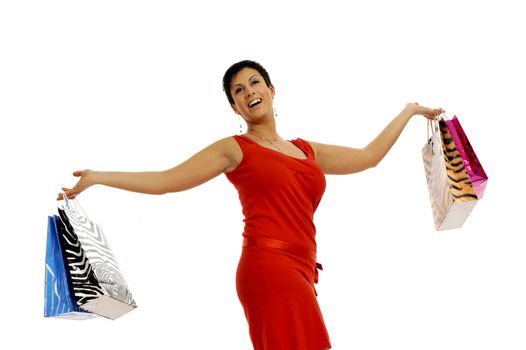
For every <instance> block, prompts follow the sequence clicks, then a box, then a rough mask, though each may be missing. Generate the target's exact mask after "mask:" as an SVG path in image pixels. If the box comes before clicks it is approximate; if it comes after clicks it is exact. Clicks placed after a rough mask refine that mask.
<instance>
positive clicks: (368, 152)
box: [310, 103, 444, 175]
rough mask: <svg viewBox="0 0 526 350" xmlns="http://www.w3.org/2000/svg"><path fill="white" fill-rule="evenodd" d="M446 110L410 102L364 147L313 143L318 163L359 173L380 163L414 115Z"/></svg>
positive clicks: (328, 169) (327, 169) (338, 172)
mask: <svg viewBox="0 0 526 350" xmlns="http://www.w3.org/2000/svg"><path fill="white" fill-rule="evenodd" d="M443 112H444V110H442V109H441V108H437V109H430V108H427V107H423V106H420V105H418V104H417V103H408V104H407V105H406V107H405V108H404V109H403V110H402V112H400V114H399V115H398V116H396V118H394V119H393V120H392V121H391V122H390V123H389V124H388V125H387V126H386V127H385V129H384V130H383V131H382V132H381V133H380V134H379V135H378V136H377V137H376V138H375V139H374V140H373V141H371V142H370V143H369V144H368V145H367V146H365V147H364V148H360V149H358V148H351V147H344V146H335V145H326V144H322V143H317V142H310V144H311V145H312V147H313V149H314V151H315V153H316V160H317V162H318V165H319V166H320V168H321V169H322V170H323V172H324V173H326V174H336V175H343V174H352V173H357V172H360V171H363V170H366V169H369V168H371V167H375V166H376V165H377V164H378V163H380V161H381V160H382V159H383V158H384V157H385V155H386V154H387V152H389V150H390V149H391V147H392V146H393V145H394V143H395V142H396V140H397V139H398V137H399V136H400V134H401V133H402V130H404V128H405V126H406V125H407V122H408V121H409V119H411V117H412V116H414V115H417V114H419V115H423V116H425V117H426V118H429V119H434V118H435V117H436V116H437V115H439V114H440V113H443Z"/></svg>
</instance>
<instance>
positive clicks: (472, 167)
mask: <svg viewBox="0 0 526 350" xmlns="http://www.w3.org/2000/svg"><path fill="white" fill-rule="evenodd" d="M445 122H446V125H447V127H448V129H449V131H450V133H451V137H452V138H453V141H455V145H456V146H457V149H458V151H459V152H460V156H461V157H462V160H463V161H464V165H465V167H466V171H467V173H468V176H469V178H470V180H471V182H472V183H473V188H475V192H476V193H477V197H478V199H481V198H482V196H483V195H484V190H485V189H486V184H487V182H488V176H487V175H486V172H485V171H484V168H482V164H480V161H479V159H478V157H477V155H476V154H475V151H474V150H473V147H471V143H470V142H469V140H468V137H467V135H466V133H465V132H464V129H463V128H462V126H461V125H460V122H459V120H458V118H457V116H453V119H451V120H446V121H445Z"/></svg>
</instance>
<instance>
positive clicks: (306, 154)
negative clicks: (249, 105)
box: [237, 135, 310, 160]
mask: <svg viewBox="0 0 526 350" xmlns="http://www.w3.org/2000/svg"><path fill="white" fill-rule="evenodd" d="M237 136H242V137H243V138H244V139H245V140H248V141H250V142H252V143H254V144H256V145H257V146H258V147H261V148H264V149H267V150H269V151H271V152H274V153H277V154H281V155H283V156H285V157H287V158H292V159H296V160H309V159H310V156H309V153H308V152H306V151H305V150H303V148H301V147H300V146H298V145H297V144H296V143H295V142H294V141H295V140H286V141H289V142H291V143H292V144H294V146H296V147H297V148H298V149H299V150H300V151H301V152H303V154H304V155H305V157H306V158H297V157H294V156H290V155H288V154H286V153H283V152H279V151H277V150H275V149H273V148H269V147H265V146H262V145H260V144H259V143H257V142H256V141H254V140H252V139H251V138H250V137H248V136H246V135H237Z"/></svg>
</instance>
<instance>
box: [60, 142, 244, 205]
mask: <svg viewBox="0 0 526 350" xmlns="http://www.w3.org/2000/svg"><path fill="white" fill-rule="evenodd" d="M232 142H235V141H234V140H232V138H231V137H227V138H225V139H222V140H219V141H217V142H215V143H213V144H211V145H210V146H208V147H206V148H205V149H203V150H202V151H200V152H198V153H196V154H195V155H194V156H192V157H191V158H189V159H188V160H186V161H185V162H183V163H181V164H179V165H178V166H176V167H174V168H171V169H168V170H164V171H147V172H116V171H93V170H79V171H75V172H74V173H73V175H74V176H76V177H80V179H79V181H78V182H77V184H76V185H75V186H74V187H73V188H66V187H63V188H62V190H63V191H64V193H65V194H66V196H67V197H68V198H70V199H73V198H75V197H76V196H77V195H79V194H80V193H81V192H82V191H84V190H85V189H87V188H88V187H90V186H92V185H105V186H110V187H115V188H119V189H123V190H126V191H132V192H140V193H147V194H164V193H168V192H180V191H184V190H187V189H190V188H192V187H195V186H198V185H200V184H203V183H204V182H206V181H208V180H210V179H212V178H214V177H216V176H217V175H219V174H221V173H222V172H224V171H225V169H227V168H228V167H229V166H230V165H231V163H232ZM58 199H59V200H60V199H62V193H60V194H59V195H58Z"/></svg>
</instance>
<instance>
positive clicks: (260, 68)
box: [223, 60, 272, 104]
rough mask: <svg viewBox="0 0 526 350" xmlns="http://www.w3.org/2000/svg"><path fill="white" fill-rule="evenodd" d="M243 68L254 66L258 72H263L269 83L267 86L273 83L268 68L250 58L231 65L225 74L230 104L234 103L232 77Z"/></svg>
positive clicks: (224, 81) (225, 88)
mask: <svg viewBox="0 0 526 350" xmlns="http://www.w3.org/2000/svg"><path fill="white" fill-rule="evenodd" d="M243 68H253V69H255V70H257V71H258V73H259V74H261V76H262V77H263V79H265V83H266V84H267V86H269V87H270V86H271V85H272V82H271V81H270V76H269V75H268V72H267V70H266V69H265V68H263V66H262V65H261V64H259V63H257V62H255V61H250V60H244V61H240V62H237V63H234V64H233V65H231V66H230V68H228V69H227V70H226V72H225V75H224V76H223V91H224V92H225V94H226V98H227V99H228V102H230V104H234V99H233V98H232V94H231V93H230V87H231V84H232V78H233V77H234V75H236V74H237V73H238V72H239V71H240V70H241V69H243Z"/></svg>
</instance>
